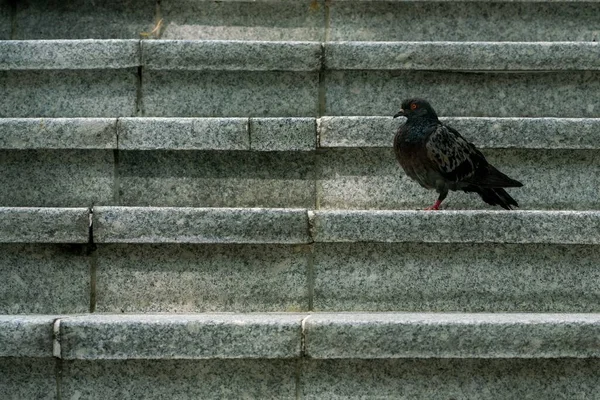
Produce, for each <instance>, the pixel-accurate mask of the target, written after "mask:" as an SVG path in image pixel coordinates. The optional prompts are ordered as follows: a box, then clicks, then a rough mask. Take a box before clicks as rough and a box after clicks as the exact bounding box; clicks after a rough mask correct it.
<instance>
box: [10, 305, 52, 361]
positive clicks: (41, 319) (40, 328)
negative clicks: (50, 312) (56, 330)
mask: <svg viewBox="0 0 600 400" xmlns="http://www.w3.org/2000/svg"><path fill="white" fill-rule="evenodd" d="M53 323H54V318H53V317H51V316H45V315H44V316H33V315H31V316H25V315H19V316H5V315H0V357H52V340H53V339H52V335H53V333H52V332H53Z"/></svg>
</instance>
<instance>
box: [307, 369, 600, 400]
mask: <svg viewBox="0 0 600 400" xmlns="http://www.w3.org/2000/svg"><path fill="white" fill-rule="evenodd" d="M599 371H600V361H599V360H598V359H587V360H578V359H554V360H553V359H544V360H523V359H513V360H510V359H504V360H481V359H479V360H477V359H474V360H464V359H463V360H443V359H442V360H435V359H429V360H411V359H395V360H314V361H309V362H308V363H307V364H306V367H305V368H304V371H303V374H302V379H301V395H302V398H303V399H371V398H377V399H390V400H391V399H395V400H397V399H402V400H408V399H427V400H451V399H455V400H459V399H460V400H468V399H469V400H470V399H477V400H492V399H514V400H518V399H593V398H595V397H596V395H597V393H598V390H600V383H599V382H600V372H599Z"/></svg>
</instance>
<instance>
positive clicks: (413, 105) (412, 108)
mask: <svg viewBox="0 0 600 400" xmlns="http://www.w3.org/2000/svg"><path fill="white" fill-rule="evenodd" d="M410 109H411V110H413V111H414V110H416V109H417V105H416V104H415V103H412V104H411V105H410Z"/></svg>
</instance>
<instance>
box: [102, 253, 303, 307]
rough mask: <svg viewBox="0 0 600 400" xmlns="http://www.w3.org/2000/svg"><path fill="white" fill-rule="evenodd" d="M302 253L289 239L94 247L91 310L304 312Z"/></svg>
mask: <svg viewBox="0 0 600 400" xmlns="http://www.w3.org/2000/svg"><path fill="white" fill-rule="evenodd" d="M308 252H309V249H308V248H307V246H289V245H231V244H228V245H148V244H143V245H132V244H126V245H99V246H98V250H97V253H96V254H97V260H98V261H97V263H98V267H97V268H98V270H97V280H96V311H97V312H117V313H118V312H211V311H236V312H249V311H253V312H256V311H263V312H264V311H306V310H308V282H307V272H306V269H307V262H308V261H307V258H308V256H309V254H308Z"/></svg>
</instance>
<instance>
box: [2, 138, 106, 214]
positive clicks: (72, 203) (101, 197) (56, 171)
mask: <svg viewBox="0 0 600 400" xmlns="http://www.w3.org/2000/svg"><path fill="white" fill-rule="evenodd" d="M61 142H62V139H61ZM0 169H1V170H2V174H1V175H0V185H1V186H2V190H0V205H2V206H9V207H90V206H91V205H93V204H96V205H101V204H111V202H112V199H113V190H114V189H113V187H114V185H113V184H114V179H113V178H114V158H113V152H112V151H110V150H98V151H96V150H58V149H56V150H41V149H40V150H0Z"/></svg>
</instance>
